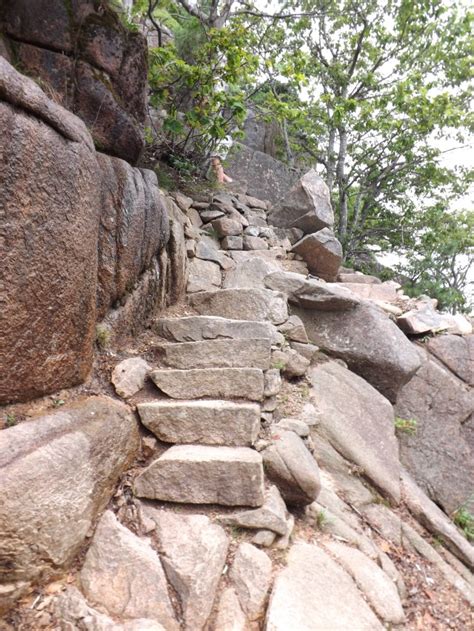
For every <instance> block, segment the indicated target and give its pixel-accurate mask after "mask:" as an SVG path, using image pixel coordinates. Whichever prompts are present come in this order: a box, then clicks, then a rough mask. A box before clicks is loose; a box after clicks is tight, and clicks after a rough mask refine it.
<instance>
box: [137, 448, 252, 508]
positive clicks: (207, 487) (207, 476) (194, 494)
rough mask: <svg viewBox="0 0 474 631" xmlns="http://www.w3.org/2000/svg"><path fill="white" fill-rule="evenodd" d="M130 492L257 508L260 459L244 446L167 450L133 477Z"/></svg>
mask: <svg viewBox="0 0 474 631" xmlns="http://www.w3.org/2000/svg"><path fill="white" fill-rule="evenodd" d="M134 493H135V495H137V496H138V497H145V498H149V499H159V500H164V501H167V502H185V503H190V504H221V505H223V506H261V505H262V504H263V502H264V488H263V466H262V457H261V456H260V454H259V453H257V452H256V451H254V450H252V449H247V448H246V447H207V446H201V445H179V446H175V447H171V448H170V449H168V451H166V452H165V453H164V454H163V455H162V456H160V458H158V459H157V460H155V461H154V462H152V463H151V465H149V466H148V467H147V468H146V469H145V470H144V471H143V472H142V473H141V474H140V475H139V476H138V477H137V478H136V480H135V484H134Z"/></svg>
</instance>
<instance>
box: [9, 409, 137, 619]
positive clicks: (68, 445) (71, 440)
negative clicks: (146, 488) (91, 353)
mask: <svg viewBox="0 0 474 631" xmlns="http://www.w3.org/2000/svg"><path fill="white" fill-rule="evenodd" d="M137 450H138V429H137V426H136V422H135V420H134V419H133V416H132V415H131V414H130V412H129V411H128V409H127V408H126V407H125V406H124V405H123V404H121V403H117V402H116V401H113V400H112V399H109V398H107V397H91V398H88V399H84V400H80V401H78V402H77V403H75V404H73V405H71V406H70V407H69V406H68V407H64V408H62V409H61V411H57V412H53V413H52V414H50V415H48V416H42V417H39V418H36V419H35V420H33V421H31V422H28V423H22V424H20V425H17V426H15V427H11V428H9V429H5V430H3V431H2V432H1V433H0V454H1V455H0V468H1V471H2V474H1V476H0V493H1V497H2V506H1V509H0V533H1V535H0V566H1V567H2V568H3V571H2V575H1V577H0V592H1V593H2V597H0V609H1V607H2V605H4V604H8V603H9V594H10V592H11V593H13V592H14V591H16V590H15V584H17V583H21V584H22V585H23V586H26V585H27V584H28V582H29V581H32V580H46V579H47V578H48V577H49V576H51V575H53V574H54V572H57V571H58V570H60V569H63V568H66V567H68V566H69V565H70V564H71V562H72V561H73V559H74V557H75V555H76V554H77V553H78V551H79V549H80V547H81V545H82V544H83V542H84V540H85V537H86V535H87V532H88V530H89V528H90V527H91V525H92V524H93V522H94V520H95V518H96V517H97V515H98V514H99V513H100V511H101V510H103V508H104V506H105V505H106V504H107V502H108V501H109V499H110V497H111V495H112V493H113V489H114V486H115V484H116V482H117V480H118V478H119V476H120V475H121V474H122V472H123V471H124V470H125V469H126V468H127V466H128V465H129V464H130V463H131V461H132V460H133V458H134V457H135V455H136V453H137Z"/></svg>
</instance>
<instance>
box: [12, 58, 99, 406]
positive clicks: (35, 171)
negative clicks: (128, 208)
mask: <svg viewBox="0 0 474 631" xmlns="http://www.w3.org/2000/svg"><path fill="white" fill-rule="evenodd" d="M0 99H1V100H0V130H1V132H0V133H1V141H0V161H1V163H2V168H1V169H0V191H1V206H2V212H1V214H0V244H1V251H2V264H1V267H0V287H1V290H0V305H1V307H0V310H1V312H2V318H1V322H0V365H1V372H2V375H3V377H2V380H1V384H0V403H1V402H7V401H16V400H21V399H26V398H32V397H34V396H39V395H41V394H43V393H45V392H52V391H54V390H58V389H59V388H64V387H68V386H73V385H75V384H77V383H80V382H81V381H82V380H83V379H84V378H85V376H86V375H87V373H88V371H89V369H90V366H91V362H92V343H93V339H94V333H95V330H94V327H95V301H96V279H97V239H98V231H99V219H100V212H101V208H100V172H99V169H98V165H97V160H96V154H95V151H94V147H93V143H92V139H91V137H90V135H89V133H88V132H87V129H86V127H85V125H84V124H83V123H82V121H80V120H79V119H78V118H77V117H75V116H74V115H73V114H71V113H70V112H68V111H67V110H65V109H63V108H62V107H61V106H59V105H57V104H56V103H54V101H52V100H50V99H48V97H47V96H46V95H45V94H44V92H43V91H42V90H41V89H40V88H39V87H38V86H37V84H36V83H34V82H33V81H32V80H31V79H28V78H27V77H25V76H23V75H21V74H19V73H18V72H17V71H16V70H15V69H14V68H13V67H12V66H11V65H10V64H8V63H7V62H6V61H5V60H4V59H3V58H2V57H0Z"/></svg>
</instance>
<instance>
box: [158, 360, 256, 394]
mask: <svg viewBox="0 0 474 631" xmlns="http://www.w3.org/2000/svg"><path fill="white" fill-rule="evenodd" d="M150 377H151V378H152V380H153V381H154V382H155V384H156V385H157V386H158V388H159V389H160V390H161V391H162V392H164V393H165V394H167V395H168V396H169V397H172V398H173V399H200V398H201V397H212V398H223V399H249V400H250V401H261V400H262V399H263V388H264V379H263V372H262V371H261V370H260V369H258V368H202V369H199V368H194V369H191V370H174V369H169V370H166V369H164V370H154V371H153V372H151V373H150Z"/></svg>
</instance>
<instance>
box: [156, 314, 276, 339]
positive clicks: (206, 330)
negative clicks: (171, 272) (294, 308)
mask: <svg viewBox="0 0 474 631" xmlns="http://www.w3.org/2000/svg"><path fill="white" fill-rule="evenodd" d="M155 330H156V332H157V333H158V335H161V336H162V337H164V338H165V339H167V340H171V341H174V342H199V341H200V340H215V339H218V338H221V339H244V340H248V339H254V338H255V337H258V338H268V339H270V340H272V342H273V343H274V342H276V341H278V340H279V339H282V336H281V335H280V334H279V333H278V331H277V330H276V328H275V327H274V326H273V325H272V324H271V323H270V322H255V321H252V320H231V319H226V318H220V317H217V316H186V317H183V318H160V319H159V320H157V321H156V324H155Z"/></svg>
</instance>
